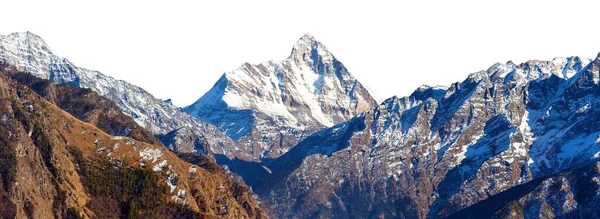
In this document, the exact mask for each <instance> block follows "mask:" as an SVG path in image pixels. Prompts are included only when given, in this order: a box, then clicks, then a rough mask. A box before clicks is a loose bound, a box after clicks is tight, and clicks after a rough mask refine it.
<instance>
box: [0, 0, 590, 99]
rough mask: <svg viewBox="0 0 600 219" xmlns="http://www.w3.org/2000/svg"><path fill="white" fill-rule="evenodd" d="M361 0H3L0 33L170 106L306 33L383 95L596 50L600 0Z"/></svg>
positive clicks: (282, 54) (275, 56)
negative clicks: (37, 41)
mask: <svg viewBox="0 0 600 219" xmlns="http://www.w3.org/2000/svg"><path fill="white" fill-rule="evenodd" d="M363 2H364V3H354V2H349V1H323V0H321V1H312V0H303V1H296V3H292V1H285V2H284V1H252V2H250V1H202V2H200V1H185V2H184V1H165V3H159V2H154V1H98V2H94V3H84V2H83V1H55V2H49V1H11V2H5V1H2V2H1V3H0V7H1V8H2V10H1V11H2V12H1V13H0V20H1V21H2V22H1V23H0V34H8V33H11V32H17V31H26V30H29V31H31V32H33V33H35V34H37V35H40V36H41V37H42V38H44V39H45V40H46V42H47V43H48V44H49V45H50V47H51V48H52V49H53V51H54V52H55V53H56V54H57V55H59V56H62V57H65V58H68V59H69V60H71V61H72V62H73V63H75V64H76V65H78V66H81V67H85V68H88V69H92V70H99V71H101V72H102V73H104V74H107V75H110V76H113V77H115V78H117V79H123V80H126V81H128V82H130V83H132V84H135V85H138V86H141V87H142V88H144V89H146V90H148V91H149V92H150V93H152V94H154V95H155V96H156V97H159V98H163V99H166V98H172V99H173V101H174V103H175V104H176V105H179V106H185V105H189V104H191V103H193V102H194V101H195V100H196V99H198V98H199V97H200V96H202V95H203V94H204V93H205V92H206V91H207V90H208V89H210V88H211V87H212V85H213V84H214V83H215V82H216V81H217V79H218V78H219V77H220V76H221V74H222V73H223V72H225V71H229V70H233V69H235V68H237V67H238V66H240V65H241V64H242V63H244V62H250V63H260V62H262V61H267V60H281V59H284V58H286V57H287V56H288V55H289V53H290V51H291V49H292V46H293V44H294V43H295V42H296V40H297V39H298V38H300V37H301V36H302V35H303V34H304V33H310V34H312V35H313V36H315V38H316V39H317V40H319V41H320V42H322V43H323V44H324V45H325V46H326V47H327V48H328V49H329V50H330V51H331V52H332V53H333V54H334V55H335V56H336V58H338V59H339V60H340V61H341V62H342V63H344V65H345V66H346V67H347V68H348V70H349V71H350V72H351V73H352V74H353V75H354V76H356V77H357V78H358V79H359V80H360V81H361V82H362V83H363V84H365V85H367V86H368V87H370V88H371V89H372V90H374V91H375V93H377V95H378V96H380V97H382V98H384V99H385V98H388V97H391V96H393V95H398V96H406V95H410V93H412V91H413V90H414V89H415V88H417V87H418V86H420V85H422V84H427V85H449V84H451V83H452V82H455V81H462V80H463V79H465V78H466V77H467V75H468V74H469V73H472V72H475V71H478V70H483V69H487V68H488V67H489V66H491V65H492V64H494V63H495V62H506V61H508V60H513V61H514V62H523V61H526V60H528V59H542V60H549V59H551V58H553V57H557V56H573V55H578V56H582V57H587V58H594V57H595V56H596V54H597V53H598V52H600V34H599V33H600V25H599V24H598V21H600V20H599V15H600V3H599V2H598V1H573V0H571V1H514V0H509V1H493V2H492V1H393V2H392V1H389V2H383V1H381V2H377V1H363Z"/></svg>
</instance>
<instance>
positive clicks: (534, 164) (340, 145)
mask: <svg viewBox="0 0 600 219" xmlns="http://www.w3.org/2000/svg"><path fill="white" fill-rule="evenodd" d="M598 66H600V58H596V59H595V60H583V59H580V58H577V57H570V58H557V59H554V60H552V61H529V62H526V63H522V64H519V65H516V64H513V63H512V62H509V63H506V64H496V65H494V66H492V67H491V68H489V69H488V70H485V71H480V72H476V73H473V74H471V75H469V77H468V78H467V79H466V80H465V81H463V82H461V83H455V84H452V85H451V86H450V87H427V86H423V87H421V88H419V89H417V90H416V91H415V92H414V93H413V94H412V95H411V96H409V97H403V98H396V97H393V98H390V99H388V100H386V101H384V102H383V103H382V104H381V105H379V106H378V107H375V108H373V109H372V110H369V111H367V112H364V113H362V114H360V115H358V116H356V117H355V118H353V119H351V120H349V121H347V122H344V123H341V124H338V125H336V126H333V127H332V128H329V129H325V130H322V131H320V132H317V133H315V134H313V135H311V136H309V137H307V138H306V139H305V140H303V141H302V142H300V143H299V144H298V145H297V146H295V147H294V148H293V149H291V150H290V151H289V152H288V153H286V154H284V155H283V156H281V157H279V158H277V159H270V160H265V161H264V162H262V163H260V164H258V166H259V167H264V168H263V169H264V171H262V172H259V173H260V174H252V175H244V173H243V172H244V171H246V169H244V168H240V170H239V172H242V174H240V175H242V176H246V177H245V179H248V180H247V182H250V184H251V185H252V186H253V188H254V190H255V191H256V192H257V193H258V194H259V196H260V197H261V198H262V199H263V200H265V203H268V205H272V206H273V208H274V209H277V212H278V215H279V216H280V217H295V216H298V217H315V216H323V217H332V216H336V217H337V216H339V217H350V216H361V217H379V216H386V217H407V218H439V217H445V216H448V215H450V214H452V213H455V212H457V211H458V210H460V209H463V208H466V207H468V206H470V205H472V204H475V203H477V202H479V201H481V200H484V199H486V198H488V197H490V196H492V195H495V194H498V193H500V192H502V191H505V190H506V189H509V188H512V187H514V186H517V185H521V184H523V183H527V182H529V181H531V180H534V179H538V178H541V177H545V176H548V175H551V174H554V173H556V172H559V171H562V170H567V169H570V168H572V167H575V166H578V165H581V164H585V163H589V162H591V161H593V160H595V159H597V158H598V153H599V152H598V151H600V144H599V143H598V142H600V141H598V140H597V139H598V136H599V135H600V126H598V125H600V124H597V123H598V120H597V119H596V118H598V116H599V114H598V113H600V111H598V104H600V102H598V101H597V100H598V94H599V92H598V91H597V90H598V89H600V87H599V86H598V80H597V79H598V69H600V68H599V67H598ZM232 166H234V167H236V166H237V167H239V166H242V165H239V164H238V165H232ZM245 166H251V164H247V165H245ZM233 170H234V171H237V170H236V169H235V168H233ZM258 170H260V168H256V169H254V171H258Z"/></svg>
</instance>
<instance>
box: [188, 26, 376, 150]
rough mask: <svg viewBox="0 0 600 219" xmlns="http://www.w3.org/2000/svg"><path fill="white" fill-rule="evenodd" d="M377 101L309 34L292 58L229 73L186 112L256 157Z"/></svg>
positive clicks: (300, 43) (349, 115)
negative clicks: (240, 144)
mask: <svg viewBox="0 0 600 219" xmlns="http://www.w3.org/2000/svg"><path fill="white" fill-rule="evenodd" d="M376 104H377V100H376V99H375V98H374V97H373V96H372V94H371V93H370V92H369V91H368V90H367V88H366V87H364V86H363V85H362V84H361V83H360V82H359V81H358V80H357V79H356V78H354V77H353V76H352V75H351V74H350V73H349V72H348V70H347V69H346V68H345V67H344V65H343V64H342V63H341V62H340V61H338V60H337V59H336V58H335V57H334V56H333V55H332V54H331V53H330V52H329V51H328V50H327V48H326V47H325V46H323V45H322V44H321V43H320V42H318V41H316V40H315V39H314V38H313V37H312V36H310V35H304V36H303V37H302V38H300V39H299V40H298V42H297V43H296V44H295V45H294V47H293V49H292V52H291V54H290V56H289V57H288V58H287V59H285V60H282V61H279V62H274V61H269V62H264V63H261V64H258V65H251V64H248V63H246V64H244V65H242V66H240V67H239V68H238V69H236V70H233V71H230V72H226V73H225V74H223V76H222V77H221V78H220V79H219V81H217V83H216V84H215V85H214V87H213V88H212V89H211V90H210V91H208V92H207V93H206V94H204V95H203V96H202V97H201V98H200V99H199V100H198V101H196V102H195V103H194V104H192V105H190V106H188V107H186V108H185V109H184V111H185V112H188V113H189V114H191V115H192V116H194V117H196V118H198V119H200V120H202V121H204V122H208V123H211V124H214V125H216V126H217V127H219V128H220V129H221V130H222V131H223V132H224V133H225V134H227V135H228V136H230V137H231V138H233V139H234V140H237V141H239V142H241V143H243V144H244V145H245V146H246V149H245V150H247V151H248V152H247V153H249V154H251V155H252V156H254V157H255V158H272V157H278V156H279V155H281V154H283V153H285V152H287V151H288V150H289V149H290V148H291V147H293V146H295V145H296V144H297V143H298V142H299V140H302V139H303V138H304V137H306V136H308V135H309V134H312V133H314V132H316V131H318V130H320V129H322V128H325V127H330V126H332V125H334V124H337V123H340V122H343V121H346V120H348V119H349V118H351V117H352V116H354V115H356V114H358V113H360V112H363V111H365V110H367V109H370V108H371V107H373V106H375V105H376Z"/></svg>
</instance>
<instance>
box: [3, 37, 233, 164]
mask: <svg viewBox="0 0 600 219" xmlns="http://www.w3.org/2000/svg"><path fill="white" fill-rule="evenodd" d="M0 59H2V60H4V61H6V62H7V63H9V64H10V65H13V66H15V67H17V69H19V70H20V71H24V72H28V73H30V74H32V75H34V76H37V77H40V78H43V79H48V80H51V81H53V82H56V83H67V84H70V85H72V86H76V87H82V88H89V89H91V90H93V91H95V92H97V93H99V94H100V95H102V96H105V97H107V98H109V99H111V100H112V101H114V102H115V103H116V104H117V105H118V106H119V107H120V108H121V110H122V111H123V112H124V113H125V114H126V115H130V116H131V117H132V118H134V120H135V121H136V122H137V123H138V124H139V125H140V126H142V127H144V128H146V129H148V130H149V131H150V132H151V133H152V134H155V135H159V136H163V135H166V136H169V137H170V138H171V139H164V137H163V138H162V139H161V140H162V141H163V142H169V144H166V143H165V145H166V146H168V147H170V148H171V149H177V150H178V151H180V152H199V151H204V152H206V151H209V150H206V149H205V148H204V147H208V145H210V146H211V147H214V148H213V149H212V150H210V151H213V152H215V153H222V154H226V155H227V156H230V157H231V156H233V155H232V154H231V152H232V151H233V149H232V148H234V147H235V145H236V143H235V142H234V141H232V140H231V139H230V138H229V137H227V136H225V135H223V134H222V133H220V132H219V131H218V130H217V128H216V127H214V126H212V125H210V124H206V123H202V122H200V121H198V120H197V119H195V118H193V117H191V116H189V115H188V114H186V113H184V112H182V111H181V109H180V108H179V107H176V106H174V105H172V104H171V103H170V101H163V100H161V99H158V98H155V97H154V96H152V95H151V94H150V93H148V92H147V91H145V90H144V89H142V88H140V87H138V86H135V85H132V84H129V83H127V82H125V81H122V80H117V79H115V78H113V77H110V76H107V75H104V74H102V73H100V72H98V71H93V70H89V69H86V68H81V67H78V66H76V65H75V64H73V63H71V62H70V61H69V60H67V59H65V58H62V57H60V56H57V55H55V54H54V53H53V52H52V50H51V49H50V47H49V46H48V45H47V44H46V43H45V42H44V40H43V39H42V38H41V37H39V36H37V35H35V34H32V33H30V32H25V33H12V34H9V35H0ZM204 136H207V137H204ZM208 136H210V137H208ZM179 143H182V144H179ZM229 147H231V148H229ZM241 157H242V158H244V156H241Z"/></svg>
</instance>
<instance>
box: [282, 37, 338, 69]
mask: <svg viewBox="0 0 600 219" xmlns="http://www.w3.org/2000/svg"><path fill="white" fill-rule="evenodd" d="M288 59H291V60H293V61H294V62H296V63H298V64H301V63H308V64H309V65H311V66H312V65H315V63H319V62H323V63H331V62H333V61H334V60H335V57H334V56H333V54H331V52H329V50H327V47H325V46H324V45H323V44H321V43H320V42H319V41H317V40H316V39H315V38H314V37H313V36H312V35H310V34H308V33H307V34H304V35H303V36H302V37H300V39H298V41H297V42H296V44H294V47H293V48H292V52H291V54H290V57H289V58H288Z"/></svg>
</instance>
